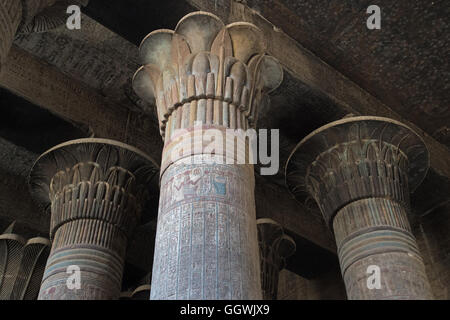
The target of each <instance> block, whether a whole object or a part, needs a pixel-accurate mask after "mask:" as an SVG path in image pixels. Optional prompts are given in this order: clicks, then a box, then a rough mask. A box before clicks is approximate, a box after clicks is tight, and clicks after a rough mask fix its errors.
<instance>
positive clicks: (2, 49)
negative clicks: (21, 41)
mask: <svg viewBox="0 0 450 320" xmlns="http://www.w3.org/2000/svg"><path fill="white" fill-rule="evenodd" d="M88 2H89V0H71V1H67V0H1V1H0V71H1V68H2V66H3V64H4V62H5V60H6V57H7V56H8V52H9V49H10V48H11V45H12V42H13V40H14V36H15V35H16V33H17V32H18V31H19V32H21V33H28V32H34V31H38V32H43V31H46V30H49V29H52V28H55V27H58V26H60V25H62V24H64V23H65V21H66V16H67V15H66V9H67V7H68V6H69V5H71V4H79V5H83V6H86V5H87V4H88ZM67 17H68V16H67Z"/></svg>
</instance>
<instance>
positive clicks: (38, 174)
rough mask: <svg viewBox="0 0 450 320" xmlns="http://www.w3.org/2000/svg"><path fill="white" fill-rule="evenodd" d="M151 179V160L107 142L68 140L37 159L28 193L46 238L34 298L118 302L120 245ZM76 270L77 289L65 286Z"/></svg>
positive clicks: (136, 217) (154, 176) (137, 214)
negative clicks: (47, 214) (44, 219)
mask: <svg viewBox="0 0 450 320" xmlns="http://www.w3.org/2000/svg"><path fill="white" fill-rule="evenodd" d="M157 178H158V166H157V165H156V164H155V163H154V161H153V160H152V159H151V158H149V157H148V156H147V155H145V154H144V153H142V152H141V151H139V150H137V149H135V148H133V147H131V146H128V145H126V144H123V143H120V142H117V141H113V140H107V139H94V138H88V139H79V140H73V141H69V142H66V143H63V144H60V145H58V146H56V147H54V148H52V149H50V150H48V151H47V152H45V153H44V154H42V155H41V156H40V157H39V158H38V160H37V161H36V162H35V164H34V166H33V169H32V171H31V174H30V187H31V193H32V196H33V198H34V199H35V200H36V201H37V202H38V203H39V204H40V205H41V207H43V208H44V209H45V210H46V211H48V210H50V211H51V222H50V237H51V240H52V248H51V252H50V257H49V259H48V262H47V266H46V268H45V273H44V277H43V280H42V285H41V289H40V293H39V299H41V300H84V299H86V300H98V299H118V298H119V296H120V291H121V285H122V274H123V266H124V259H125V251H126V247H127V241H128V239H129V238H130V236H131V235H132V233H133V230H134V227H135V226H136V224H137V223H138V222H139V220H140V216H141V212H142V209H143V207H144V205H145V201H146V199H147V198H148V197H149V195H150V193H151V192H152V188H154V187H155V184H156V183H157V181H158V180H157ZM71 266H73V267H71ZM77 271H79V272H80V273H79V275H80V278H79V280H80V282H79V284H80V285H81V286H80V287H79V288H76V286H75V285H76V284H77V283H76V282H77V279H76V278H73V280H74V281H73V282H72V281H71V280H69V283H72V284H73V285H74V286H70V287H69V286H68V285H67V283H68V278H69V277H70V276H71V274H73V275H74V274H75V272H77ZM68 272H69V273H68ZM74 277H75V276H74Z"/></svg>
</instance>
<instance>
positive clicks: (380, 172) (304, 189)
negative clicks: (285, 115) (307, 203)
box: [286, 117, 432, 299]
mask: <svg viewBox="0 0 450 320" xmlns="http://www.w3.org/2000/svg"><path fill="white" fill-rule="evenodd" d="M428 157H429V156H428V151H427V149H426V146H425V144H424V142H423V140H422V139H421V138H420V137H419V136H418V135H417V134H416V133H414V132H413V131H412V130H411V129H410V128H408V127H407V126H405V125H403V124H402V123H400V122H397V121H395V120H392V119H387V118H380V117H351V118H346V119H343V120H340V121H336V122H333V123H330V124H328V125H326V126H324V127H322V128H319V129H318V130H316V131H314V132H313V133H311V134H310V135H308V136H307V137H306V138H305V139H303V140H302V141H301V142H300V143H299V144H298V145H297V147H296V148H295V149H294V151H293V152H292V154H291V156H290V158H289V161H288V163H287V165H286V183H287V186H288V187H289V189H290V191H291V192H292V193H293V195H294V196H295V197H296V198H297V199H298V200H299V201H304V200H305V199H307V198H308V197H310V196H311V197H313V198H314V199H315V200H316V202H317V204H318V206H319V208H320V210H321V212H322V214H323V216H324V219H325V221H326V223H327V224H328V226H329V227H330V228H331V229H332V230H333V231H334V235H335V238H336V243H337V247H338V255H339V260H340V264H341V272H342V275H343V277H344V281H345V284H346V288H347V295H348V297H349V299H429V298H431V297H432V296H431V292H430V287H429V283H428V280H427V277H426V274H425V268H424V264H423V262H422V258H421V256H420V253H419V252H418V249H417V244H416V241H415V238H414V236H413V235H412V233H411V228H410V226H409V222H408V218H407V214H408V212H409V194H410V192H412V191H414V190H415V189H416V188H417V186H418V185H419V184H420V183H421V182H422V180H423V179H424V177H425V175H426V173H427V170H428V166H429V158H428ZM369 266H378V267H379V268H380V273H381V278H380V279H381V289H380V288H379V289H370V288H368V285H367V278H368V277H369V276H370V274H368V273H367V272H368V267H369Z"/></svg>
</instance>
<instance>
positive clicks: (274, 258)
mask: <svg viewBox="0 0 450 320" xmlns="http://www.w3.org/2000/svg"><path fill="white" fill-rule="evenodd" d="M256 225H257V227H258V243H259V254H260V259H261V285H262V291H263V298H264V299H265V300H276V299H277V291H278V279H279V273H280V271H281V270H282V269H284V267H285V266H286V259H287V258H288V257H290V256H292V255H293V254H294V253H295V250H296V245H295V241H294V239H292V238H291V237H290V236H288V235H287V234H285V233H284V230H283V228H282V227H281V225H280V224H278V223H277V222H275V221H273V220H272V219H268V218H261V219H258V220H256Z"/></svg>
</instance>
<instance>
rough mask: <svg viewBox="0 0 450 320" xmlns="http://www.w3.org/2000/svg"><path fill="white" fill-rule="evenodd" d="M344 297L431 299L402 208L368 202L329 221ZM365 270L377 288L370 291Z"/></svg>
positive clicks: (387, 202) (356, 204)
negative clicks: (377, 278) (374, 274)
mask: <svg viewBox="0 0 450 320" xmlns="http://www.w3.org/2000/svg"><path fill="white" fill-rule="evenodd" d="M333 228H334V233H335V236H336V243H337V247H338V254H339V260H340V263H341V271H342V275H343V278H344V281H345V284H346V287H347V295H348V298H349V299H371V300H373V299H377V300H379V299H431V298H432V296H431V294H430V292H431V290H430V286H429V284H428V280H427V277H426V274H425V266H424V264H423V261H422V258H421V256H420V253H419V250H418V248H417V244H416V240H415V238H414V236H413V235H412V233H411V228H410V226H409V222H408V219H407V216H406V211H405V209H404V208H403V207H402V205H401V204H399V203H397V202H395V201H393V200H390V199H385V198H369V199H363V200H358V201H355V202H352V203H350V204H348V205H347V206H345V207H344V208H342V209H341V210H340V211H339V212H338V213H337V215H336V217H335V219H334V221H333ZM370 266H376V267H378V268H379V270H380V273H379V275H380V285H381V287H380V288H378V289H377V288H372V289H370V288H369V286H368V284H367V282H368V278H369V276H370V272H372V271H369V273H368V272H367V270H370V269H369V267H370Z"/></svg>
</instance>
